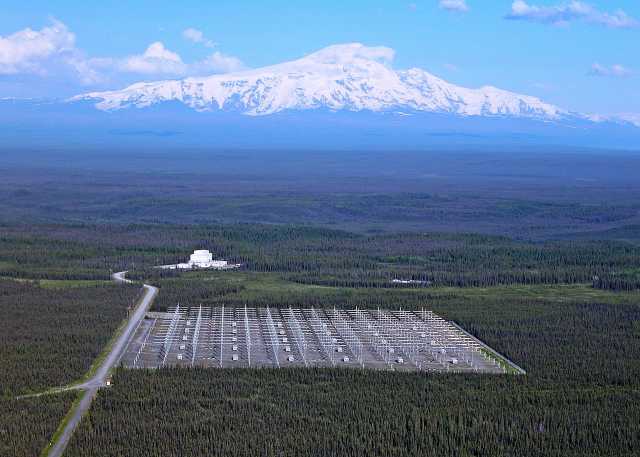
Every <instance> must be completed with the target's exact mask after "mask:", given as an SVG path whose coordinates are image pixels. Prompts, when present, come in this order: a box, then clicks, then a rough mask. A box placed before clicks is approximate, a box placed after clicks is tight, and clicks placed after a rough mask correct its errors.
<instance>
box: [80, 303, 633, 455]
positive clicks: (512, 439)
mask: <svg viewBox="0 0 640 457" xmlns="http://www.w3.org/2000/svg"><path fill="white" fill-rule="evenodd" d="M609 297H610V300H609V301H610V303H604V302H601V303H583V302H580V301H579V300H572V299H571V298H570V297H567V296H565V297H562V299H558V300H553V299H549V298H539V299H536V298H524V297H522V298H520V299H518V298H510V299H509V300H508V301H507V300H504V301H498V302H495V301H489V300H480V301H478V300H462V301H461V302H456V303H454V302H450V303H447V302H446V300H444V301H443V302H442V303H441V304H440V305H438V304H437V303H436V308H441V311H443V312H445V313H446V314H447V315H448V316H449V317H450V318H453V319H456V320H457V321H459V322H465V323H467V324H469V327H470V328H471V330H472V331H473V332H474V333H476V334H478V335H479V336H480V337H481V338H483V339H484V340H485V341H487V342H488V343H490V344H491V345H492V346H493V347H495V348H496V349H497V350H499V351H501V352H503V353H505V354H507V355H508V356H509V357H511V358H512V359H513V360H516V361H517V362H518V363H519V364H520V365H522V366H523V367H524V368H525V369H526V370H527V373H528V374H527V375H526V376H461V375H425V374H401V373H392V372H373V371H360V370H305V369H281V370H271V369H262V370H217V369H215V370H214V369H210V370H203V369H193V370H190V369H163V370H153V371H142V370H120V371H119V372H118V373H117V375H116V377H115V379H114V382H115V387H114V388H112V389H109V390H104V391H101V392H100V394H99V396H98V400H97V402H96V403H95V404H94V407H93V408H92V410H91V413H90V415H89V417H88V418H87V419H88V420H86V421H84V422H83V423H82V424H81V426H80V429H79V433H78V434H77V435H76V436H75V437H74V439H73V442H72V445H71V448H70V450H69V455H70V456H85V455H92V456H98V457H99V456H112V455H123V456H133V455H136V456H179V455H185V454H186V455H190V456H193V457H198V456H223V455H235V456H245V455H246V456H255V455H266V456H331V455H344V456H369V455H379V456H383V455H384V456H388V455H394V456H416V455H425V456H430V455H432V456H503V455H527V456H558V457H560V456H562V457H567V456H575V457H584V456H616V457H621V456H635V455H637V449H638V447H639V446H640V440H639V437H640V409H638V408H637V404H638V402H640V394H639V392H640V384H639V381H638V380H639V379H640V363H639V362H638V360H640V339H638V334H637V332H638V322H640V301H639V300H638V296H637V295H631V296H629V295H614V294H611V295H609ZM438 301H439V300H438V299H436V302H438ZM149 418H154V419H153V420H150V419H149Z"/></svg>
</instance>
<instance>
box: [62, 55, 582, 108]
mask: <svg viewBox="0 0 640 457" xmlns="http://www.w3.org/2000/svg"><path fill="white" fill-rule="evenodd" d="M393 54H394V52H393V50H392V49H390V48H386V47H367V46H364V45H362V44H359V43H351V44H343V45H335V46H329V47H327V48H324V49H322V50H320V51H317V52H315V53H312V54H310V55H307V56H305V57H303V58H301V59H298V60H294V61H291V62H285V63H282V64H278V65H272V66H268V67H263V68H258V69H254V70H247V71H241V72H236V73H227V74H219V75H213V76H206V77H191V78H185V79H182V80H171V81H157V82H141V83H136V84H133V85H131V86H129V87H127V88H125V89H123V90H114V91H106V92H92V93H87V94H82V95H78V96H76V97H73V98H72V99H71V101H86V100H90V101H92V102H95V106H96V108H98V109H100V110H103V111H114V110H120V109H123V108H130V107H136V108H144V107H149V106H152V105H155V104H159V103H162V102H168V101H178V102H182V103H184V104H185V105H187V106H189V107H191V108H193V109H195V110H197V111H215V110H223V111H233V112H239V113H243V114H247V115H253V116H257V115H268V114H273V113H278V112H282V111H286V110H314V109H327V110H335V111H341V110H345V111H353V112H355V111H373V112H385V111H407V112H411V111H418V112H431V113H446V114H455V115H461V116H507V117H517V118H532V119H539V120H556V119H559V118H562V117H563V116H566V115H571V113H569V112H567V111H564V110H562V109H560V108H558V107H556V106H554V105H551V104H548V103H544V102H543V101H541V100H540V99H538V98H536V97H531V96H527V95H520V94H516V93H513V92H509V91H505V90H501V89H498V88H495V87H491V86H485V87H482V88H479V89H468V88H464V87H459V86H456V85H454V84H450V83H448V82H446V81H444V80H442V79H440V78H438V77H436V76H434V75H432V74H430V73H428V72H426V71H424V70H421V69H418V68H413V69H410V70H403V71H396V70H394V69H393V68H392V67H391V62H392V60H393Z"/></svg>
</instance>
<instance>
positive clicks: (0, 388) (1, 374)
mask: <svg viewBox="0 0 640 457" xmlns="http://www.w3.org/2000/svg"><path fill="white" fill-rule="evenodd" d="M139 293H140V290H139V288H138V287H136V286H122V285H111V284H110V285H108V286H96V287H77V288H63V289H46V288H42V287H39V286H38V285H36V284H33V283H31V282H18V281H13V280H0V313H1V314H2V319H0V396H7V395H16V394H18V393H25V392H33V391H37V390H42V389H45V388H49V387H55V386H61V385H64V384H67V383H69V382H71V381H74V380H77V379H79V378H80V377H82V375H83V374H84V373H85V372H86V371H87V370H88V369H89V367H90V366H91V364H92V362H93V361H94V359H95V358H96V356H97V355H98V354H100V352H101V351H102V349H103V348H104V347H105V345H106V344H107V342H108V341H109V339H110V338H111V337H112V335H113V333H114V331H115V330H116V329H117V328H118V326H119V325H120V323H121V322H122V320H123V319H125V318H126V317H127V309H128V308H129V307H130V306H132V305H134V304H135V303H136V299H137V297H138V296H139Z"/></svg>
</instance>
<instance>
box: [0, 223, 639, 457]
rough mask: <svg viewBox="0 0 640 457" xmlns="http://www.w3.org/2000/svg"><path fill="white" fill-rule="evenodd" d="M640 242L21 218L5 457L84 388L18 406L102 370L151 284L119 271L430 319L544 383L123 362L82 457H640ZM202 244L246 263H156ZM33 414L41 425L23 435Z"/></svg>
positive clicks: (213, 294)
mask: <svg viewBox="0 0 640 457" xmlns="http://www.w3.org/2000/svg"><path fill="white" fill-rule="evenodd" d="M638 233H640V232H633V233H629V232H625V237H628V238H631V239H632V240H631V241H629V240H623V239H608V240H601V241H594V240H590V239H583V240H555V241H537V242H534V241H523V240H514V239H510V238H506V237H502V236H490V235H478V234H448V233H394V234H390V233H379V234H364V233H354V232H348V231H342V230H332V229H327V228H312V227H294V226H273V225H248V224H234V225H200V226H186V225H185V226H179V225H155V224H137V225H115V224H111V225H101V224H90V223H76V224H33V225H24V224H14V223H11V224H6V225H3V226H0V309H2V311H3V315H4V316H5V317H6V319H4V320H2V321H0V387H1V391H2V399H1V403H0V410H1V411H3V412H5V413H4V414H2V415H1V416H0V417H2V419H1V420H0V438H1V439H0V442H2V444H3V445H4V443H5V442H6V443H12V444H10V445H13V446H15V449H16V452H15V454H7V455H16V456H22V455H34V452H33V449H41V448H42V444H44V443H45V442H46V439H47V437H49V436H50V434H49V433H48V431H49V430H54V429H55V424H56V418H58V420H59V419H60V418H61V417H62V416H63V415H64V413H65V412H66V408H68V406H69V404H70V402H71V401H72V400H73V397H69V396H67V395H63V396H59V395H55V396H52V397H46V398H45V397H38V398H34V399H29V400H28V402H27V403H19V402H20V401H22V400H15V399H13V396H15V395H16V394H19V393H24V392H29V391H38V390H41V389H45V388H47V387H50V386H55V385H60V384H64V383H67V382H71V381H73V380H75V379H77V378H79V377H80V376H82V374H83V373H85V372H86V370H87V369H88V368H89V366H90V365H91V363H92V361H93V360H94V358H95V357H96V356H97V354H99V353H100V351H101V350H102V349H103V348H104V345H105V344H106V343H107V341H108V340H109V338H110V337H111V335H112V334H113V332H114V331H115V329H116V327H117V326H118V324H119V323H120V322H121V320H122V319H123V317H124V316H125V315H126V309H127V307H128V306H130V305H131V304H132V303H133V302H134V301H135V298H136V297H137V294H138V291H139V288H138V287H136V286H132V287H122V286H114V285H112V284H111V283H110V273H111V272H113V271H122V270H129V271H130V273H129V277H130V278H133V279H136V280H142V279H144V280H145V281H148V282H152V283H154V284H157V285H158V286H159V287H160V294H159V296H158V299H157V301H156V303H155V304H154V308H155V309H156V310H163V309H166V308H167V307H168V306H172V305H175V304H176V303H183V304H187V305H198V304H205V305H219V304H225V305H235V306H243V305H244V304H248V305H252V306H280V307H286V306H304V307H306V306H317V307H333V306H337V307H343V308H352V307H355V306H360V307H368V308H374V307H377V306H380V307H384V308H404V309H420V308H427V309H433V310H434V311H436V312H438V313H439V314H441V315H443V316H444V317H445V318H447V319H451V320H454V321H456V322H457V323H459V324H460V325H462V326H463V327H464V328H465V329H467V330H468V331H470V332H471V333H473V334H474V335H476V336H478V337H479V338H480V339H482V340H484V341H485V342H486V343H488V344H489V345H490V346H492V347H494V348H495V349H496V350H498V351H500V352H501V353H503V354H504V355H506V356H507V357H509V358H510V359H512V360H514V361H515V362H516V363H518V364H519V365H520V366H522V367H523V368H524V369H525V370H527V373H528V374H527V376H524V377H482V376H470V377H465V376H456V375H451V376H449V375H439V376H424V375H415V374H411V375H406V374H398V373H379V372H360V371H340V370H338V371H334V370H281V371H272V370H260V371H243V370H235V371H231V370H224V371H220V370H209V371H206V370H181V371H179V370H159V371H154V372H145V371H125V370H120V371H118V373H117V375H116V378H115V387H113V388H111V389H106V390H103V391H101V392H100V395H99V396H98V400H97V402H96V403H95V404H94V407H93V409H92V411H91V413H90V416H89V418H88V419H89V420H86V421H83V422H82V424H81V428H80V433H79V434H78V435H77V436H76V437H75V438H74V441H73V443H72V448H71V449H69V451H68V455H70V456H75V455H78V456H80V455H82V456H85V455H91V456H98V457H99V456H102V455H104V456H113V455H122V456H133V455H136V456H167V455H168V456H171V455H176V456H177V455H190V456H193V457H197V456H199V455H203V456H204V455H252V456H253V455H274V456H280V455H291V456H293V455H295V456H299V455H314V456H323V455H326V456H329V455H335V454H339V455H399V456H402V455H407V456H409V455H438V456H439V455H452V456H453V455H456V456H457V455H468V456H471V455H489V456H491V455H496V456H498V455H540V456H542V455H557V456H576V457H577V456H585V455H591V456H603V455H611V456H625V455H629V456H631V455H634V451H635V450H637V448H638V446H640V442H638V438H637V437H638V436H640V428H639V426H638V424H639V423H640V417H639V416H638V409H637V408H636V407H635V404H636V403H637V402H638V401H640V397H638V392H639V391H640V384H638V379H640V364H639V362H638V360H639V359H640V343H639V341H640V339H639V338H638V322H640V292H638V288H639V285H640V284H639V283H640V281H639V277H638V275H639V273H638V267H639V264H640V246H639V245H638V243H637V240H638V239H640V236H638ZM634 237H635V238H634ZM633 240H636V241H633ZM197 248H205V249H210V250H211V251H212V252H214V256H215V257H220V258H225V259H228V260H230V261H233V262H238V263H242V264H243V266H242V268H241V269H240V271H226V272H215V271H195V272H189V273H176V272H170V271H162V270H158V269H154V268H152V267H153V266H155V265H160V264H168V263H175V262H179V261H183V260H185V258H186V257H187V256H188V255H189V253H190V252H191V251H192V250H193V249H197ZM394 279H402V280H409V279H412V280H414V281H415V282H413V283H410V284H399V283H397V282H396V283H394V282H393V280H394ZM39 401H42V402H43V403H39ZM23 413H24V415H21V414H23ZM25 421H32V422H37V423H38V426H37V427H33V428H32V429H30V430H29V432H28V433H22V434H20V430H21V428H20V427H21V426H23V425H22V424H24V423H25ZM43 434H44V435H43ZM5 437H6V439H5ZM0 451H2V452H0V455H5V454H4V453H3V452H4V448H0ZM36 454H37V452H36Z"/></svg>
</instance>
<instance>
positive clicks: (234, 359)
mask: <svg viewBox="0 0 640 457" xmlns="http://www.w3.org/2000/svg"><path fill="white" fill-rule="evenodd" d="M231 360H233V361H234V362H237V361H238V354H233V356H231Z"/></svg>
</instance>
